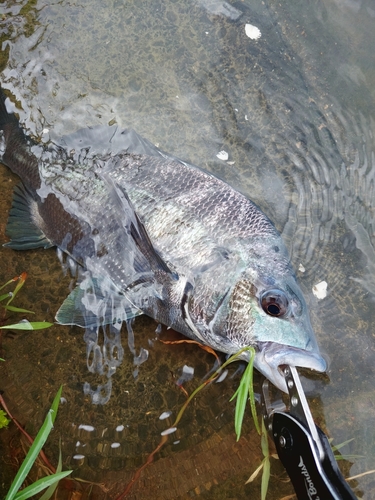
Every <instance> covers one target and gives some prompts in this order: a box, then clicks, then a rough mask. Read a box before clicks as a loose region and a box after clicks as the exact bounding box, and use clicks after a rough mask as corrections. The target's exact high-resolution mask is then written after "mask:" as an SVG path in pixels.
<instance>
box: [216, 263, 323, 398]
mask: <svg viewBox="0 0 375 500" xmlns="http://www.w3.org/2000/svg"><path fill="white" fill-rule="evenodd" d="M225 302H226V304H225ZM220 307H221V308H222V314H217V316H216V317H217V318H218V317H219V316H221V321H220V323H221V325H220V328H221V335H223V334H224V335H225V337H226V339H227V340H229V343H230V344H231V348H233V350H232V351H231V353H234V352H236V350H239V349H241V348H243V347H245V346H252V347H254V348H255V351H256V354H255V358H254V366H255V368H256V369H257V370H258V371H260V372H261V373H262V374H263V375H265V377H267V378H268V379H269V380H270V381H271V382H272V383H273V384H274V385H275V386H276V387H278V388H279V389H281V390H282V391H284V392H287V387H286V383H285V379H284V376H283V375H282V373H281V370H280V366H282V365H290V366H297V367H302V368H309V369H312V370H315V371H318V372H324V371H326V369H327V363H326V360H325V359H324V358H323V357H322V355H321V353H320V351H319V347H318V344H317V342H316V338H315V335H314V332H313V329H312V326H311V323H310V318H309V313H308V308H307V305H306V302H305V299H304V296H303V293H302V291H301V289H300V287H299V285H298V283H297V280H296V277H295V275H294V273H293V270H292V269H291V267H290V265H289V260H288V259H287V258H285V259H284V265H281V264H280V265H279V267H277V266H276V267H275V268H274V272H272V269H271V271H270V270H269V269H268V270H267V272H265V269H264V268H263V269H261V268H259V267H258V269H255V268H254V267H253V268H248V269H247V270H245V271H244V272H242V275H241V277H240V279H238V280H237V282H236V283H235V284H234V285H233V286H232V288H231V290H230V292H228V294H227V300H223V301H222V303H221V305H220ZM217 326H219V325H218V324H217ZM216 331H217V332H218V331H219V330H218V329H216ZM224 331H225V333H224ZM242 358H243V359H247V360H248V359H249V353H248V352H246V351H245V352H244V353H243V355H242Z"/></svg>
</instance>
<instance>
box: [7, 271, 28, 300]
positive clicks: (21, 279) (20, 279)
mask: <svg viewBox="0 0 375 500" xmlns="http://www.w3.org/2000/svg"><path fill="white" fill-rule="evenodd" d="M26 278H27V273H25V272H24V273H21V274H20V276H19V277H18V283H17V285H16V287H15V289H14V290H13V293H12V296H11V297H10V299H9V300H8V302H7V303H8V304H10V303H11V302H12V300H13V299H14V297H15V296H16V295H17V293H18V292H19V291H20V290H21V288H22V287H23V285H24V283H25V280H26ZM13 281H14V280H13Z"/></svg>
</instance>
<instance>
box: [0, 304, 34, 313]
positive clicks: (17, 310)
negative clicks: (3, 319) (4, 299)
mask: <svg viewBox="0 0 375 500" xmlns="http://www.w3.org/2000/svg"><path fill="white" fill-rule="evenodd" d="M3 307H4V309H7V310H8V311H12V312H20V313H29V314H35V313H34V312H33V311H29V310H28V309H21V308H20V307H15V306H8V305H6V306H3Z"/></svg>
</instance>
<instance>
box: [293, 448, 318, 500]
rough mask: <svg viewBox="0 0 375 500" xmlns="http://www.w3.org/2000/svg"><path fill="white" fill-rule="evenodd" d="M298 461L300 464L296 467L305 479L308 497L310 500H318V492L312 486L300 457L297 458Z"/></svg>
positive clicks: (312, 483)
mask: <svg viewBox="0 0 375 500" xmlns="http://www.w3.org/2000/svg"><path fill="white" fill-rule="evenodd" d="M299 460H300V462H299V464H298V467H299V468H300V469H301V474H302V475H303V476H304V477H305V486H306V492H307V495H308V497H309V498H310V499H311V500H320V497H319V496H318V491H317V489H316V488H315V486H314V482H313V480H312V479H311V476H310V474H309V471H308V470H307V468H306V465H305V464H304V463H303V459H302V457H301V456H300V457H299Z"/></svg>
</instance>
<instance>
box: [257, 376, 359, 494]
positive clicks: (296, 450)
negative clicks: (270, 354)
mask: <svg viewBox="0 0 375 500" xmlns="http://www.w3.org/2000/svg"><path fill="white" fill-rule="evenodd" d="M283 372H284V376H285V380H286V384H287V387H288V392H289V398H290V408H289V412H285V411H281V410H280V409H279V408H281V406H280V404H279V405H277V404H276V405H272V404H271V402H270V395H269V382H268V381H267V380H265V381H264V383H263V387H262V407H263V418H264V421H265V425H266V428H267V429H268V430H269V432H270V434H271V435H272V439H273V441H274V442H275V446H276V449H277V453H278V455H279V458H280V460H281V462H282V464H283V465H284V467H285V469H286V471H287V473H288V475H289V477H290V479H291V481H292V484H293V487H294V490H295V492H296V494H297V498H298V500H356V498H357V497H356V496H355V495H354V493H353V491H352V490H351V489H350V487H349V486H348V484H347V482H346V481H345V479H344V478H343V476H342V474H341V472H340V470H339V468H338V466H337V463H336V460H335V457H334V455H333V452H332V449H331V447H330V445H329V442H328V439H327V436H326V435H325V434H324V433H323V431H322V430H321V429H319V427H317V426H316V425H315V423H314V420H313V418H312V415H311V412H310V408H309V406H308V404H307V400H306V396H305V393H304V391H303V388H302V384H301V381H300V378H299V375H298V372H297V370H296V369H295V368H294V367H292V366H284V368H283ZM284 408H285V406H284Z"/></svg>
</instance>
